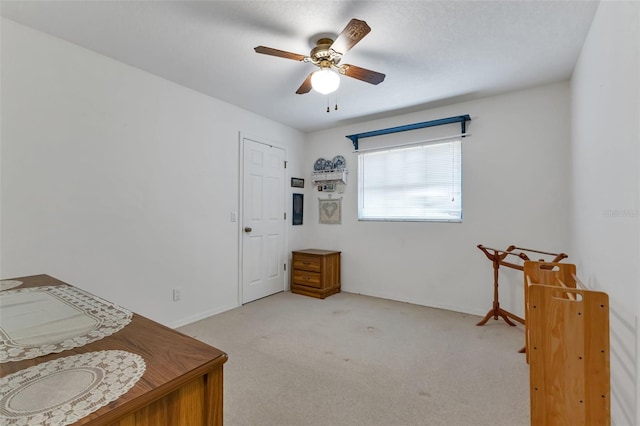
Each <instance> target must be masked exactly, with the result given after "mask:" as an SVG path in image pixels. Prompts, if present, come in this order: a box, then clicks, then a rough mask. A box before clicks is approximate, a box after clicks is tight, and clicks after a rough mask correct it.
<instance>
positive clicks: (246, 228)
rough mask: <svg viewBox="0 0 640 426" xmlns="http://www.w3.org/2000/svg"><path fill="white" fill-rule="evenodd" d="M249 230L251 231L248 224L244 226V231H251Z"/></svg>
mask: <svg viewBox="0 0 640 426" xmlns="http://www.w3.org/2000/svg"><path fill="white" fill-rule="evenodd" d="M251 231H253V229H251V228H250V227H248V226H245V227H244V232H251Z"/></svg>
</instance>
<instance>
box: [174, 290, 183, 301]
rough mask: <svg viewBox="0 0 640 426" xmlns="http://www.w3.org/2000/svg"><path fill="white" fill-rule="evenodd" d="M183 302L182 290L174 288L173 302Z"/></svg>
mask: <svg viewBox="0 0 640 426" xmlns="http://www.w3.org/2000/svg"><path fill="white" fill-rule="evenodd" d="M180 300H182V290H181V289H179V288H174V289H173V301H174V302H178V301H180Z"/></svg>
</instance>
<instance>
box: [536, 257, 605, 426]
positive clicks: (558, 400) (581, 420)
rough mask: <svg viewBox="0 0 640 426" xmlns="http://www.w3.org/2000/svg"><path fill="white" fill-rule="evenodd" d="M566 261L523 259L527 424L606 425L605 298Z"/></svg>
mask: <svg viewBox="0 0 640 426" xmlns="http://www.w3.org/2000/svg"><path fill="white" fill-rule="evenodd" d="M575 271H576V267H575V265H572V264H567V263H548V262H529V261H527V262H525V263H524V285H525V298H526V304H525V312H526V322H527V324H526V330H527V333H526V340H527V360H528V362H529V364H530V395H531V424H532V425H541V426H546V425H549V426H551V425H576V426H589V425H605V426H606V425H610V424H611V391H610V373H609V371H610V370H609V297H608V295H607V294H606V293H603V292H599V291H592V290H587V289H585V288H584V286H583V285H582V283H580V281H579V280H578V278H577V276H576V273H575Z"/></svg>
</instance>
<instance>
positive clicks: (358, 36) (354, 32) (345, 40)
mask: <svg viewBox="0 0 640 426" xmlns="http://www.w3.org/2000/svg"><path fill="white" fill-rule="evenodd" d="M369 31H371V27H369V25H367V23H366V22H365V21H361V20H359V19H355V18H354V19H352V20H351V21H349V23H348V24H347V26H346V27H344V30H342V32H341V33H340V35H339V36H338V38H337V39H336V41H334V42H333V44H332V45H331V49H333V50H335V51H336V52H338V53H342V54H344V53H346V52H347V51H348V50H349V49H351V48H352V47H353V46H355V45H356V44H357V43H358V42H359V41H360V40H362V39H363V38H364V36H366V35H367V34H369Z"/></svg>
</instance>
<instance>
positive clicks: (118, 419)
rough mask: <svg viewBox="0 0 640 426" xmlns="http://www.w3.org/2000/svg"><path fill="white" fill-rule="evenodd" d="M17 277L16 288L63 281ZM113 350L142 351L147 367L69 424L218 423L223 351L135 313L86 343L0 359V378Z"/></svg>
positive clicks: (211, 425) (169, 425) (212, 425)
mask: <svg viewBox="0 0 640 426" xmlns="http://www.w3.org/2000/svg"><path fill="white" fill-rule="evenodd" d="M16 279H17V280H20V281H23V282H24V284H23V285H22V286H21V287H20V288H25V287H38V286H56V285H64V284H66V283H64V282H62V281H60V280H57V279H55V278H53V277H51V276H49V275H35V276H31V277H22V278H16ZM112 349H113V350H124V351H128V352H132V353H135V354H138V355H140V356H142V358H143V359H144V361H145V363H146V371H145V373H144V375H143V376H142V378H141V379H140V380H139V381H138V382H137V383H136V384H135V385H134V386H133V387H132V388H131V389H130V390H129V391H128V392H127V393H125V394H124V395H122V396H121V397H120V398H118V399H116V400H115V401H113V402H111V403H109V404H108V405H106V406H104V407H102V408H100V409H99V410H97V411H95V412H93V413H91V414H89V415H88V416H86V417H84V418H82V419H80V420H79V421H77V422H76V423H74V426H75V425H91V426H98V425H110V426H158V425H162V426H165V425H166V426H173V425H176V426H177V425H180V426H182V425H198V426H217V425H222V420H223V419H222V402H223V400H222V384H223V380H222V372H223V364H224V363H225V362H226V361H227V354H225V353H224V352H222V351H221V350H219V349H216V348H214V347H212V346H209V345H207V344H205V343H202V342H200V341H198V340H196V339H193V338H191V337H189V336H186V335H184V334H182V333H180V332H178V331H175V330H172V329H170V328H167V327H165V326H163V325H161V324H158V323H156V322H154V321H151V320H150V319H147V318H145V317H143V316H142V315H138V314H133V318H132V321H131V323H129V324H128V325H127V326H125V327H124V328H123V329H122V330H120V331H118V332H117V333H115V334H112V335H111V336H108V337H105V338H103V339H100V340H97V341H95V342H93V343H89V344H87V345H85V346H82V347H78V348H73V349H69V350H65V351H64V352H61V353H55V354H49V355H45V356H40V357H37V358H34V359H27V360H22V361H15V362H8V363H4V364H0V377H4V376H6V375H9V374H11V373H15V372H17V371H20V370H22V369H25V368H28V367H32V366H35V365H37V364H39V363H44V362H46V361H51V360H54V359H57V358H61V357H66V356H69V355H78V354H83V353H87V352H94V351H103V350H112Z"/></svg>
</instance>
